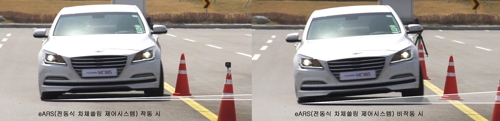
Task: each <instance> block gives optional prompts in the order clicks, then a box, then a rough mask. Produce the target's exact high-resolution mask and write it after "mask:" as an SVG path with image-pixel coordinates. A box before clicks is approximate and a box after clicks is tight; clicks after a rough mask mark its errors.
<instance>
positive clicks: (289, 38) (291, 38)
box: [285, 33, 300, 43]
mask: <svg viewBox="0 0 500 121" xmlns="http://www.w3.org/2000/svg"><path fill="white" fill-rule="evenodd" d="M285 40H286V42H288V43H293V42H300V39H299V33H290V34H287V35H286V39H285Z"/></svg>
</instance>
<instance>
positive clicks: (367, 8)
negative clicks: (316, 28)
mask: <svg viewBox="0 0 500 121" xmlns="http://www.w3.org/2000/svg"><path fill="white" fill-rule="evenodd" d="M392 11H393V10H392V9H391V8H390V6H389V5H355V6H344V7H334V8H326V9H319V10H315V11H314V12H313V13H312V14H311V17H312V18H317V17H325V16H334V15H342V14H356V13H378V12H392Z"/></svg>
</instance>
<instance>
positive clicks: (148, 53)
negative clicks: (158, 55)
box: [132, 49, 155, 62]
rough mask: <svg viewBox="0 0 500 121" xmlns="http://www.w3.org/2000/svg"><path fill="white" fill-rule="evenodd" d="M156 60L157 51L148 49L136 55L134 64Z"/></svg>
mask: <svg viewBox="0 0 500 121" xmlns="http://www.w3.org/2000/svg"><path fill="white" fill-rule="evenodd" d="M154 58H155V51H154V50H153V49H146V50H143V51H141V52H139V53H137V54H135V56H134V60H132V62H141V61H148V60H153V59H154Z"/></svg>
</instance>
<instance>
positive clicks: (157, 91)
mask: <svg viewBox="0 0 500 121" xmlns="http://www.w3.org/2000/svg"><path fill="white" fill-rule="evenodd" d="M160 66H161V67H160V74H161V75H160V84H159V86H158V88H154V89H147V90H144V94H146V96H163V95H164V94H165V92H164V89H163V85H164V80H163V64H160Z"/></svg>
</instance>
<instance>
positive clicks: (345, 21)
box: [307, 13, 401, 40]
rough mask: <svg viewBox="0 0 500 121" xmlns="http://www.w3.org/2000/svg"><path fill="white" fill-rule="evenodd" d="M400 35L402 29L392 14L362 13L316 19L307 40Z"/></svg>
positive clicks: (312, 23)
mask: <svg viewBox="0 0 500 121" xmlns="http://www.w3.org/2000/svg"><path fill="white" fill-rule="evenodd" d="M399 33H401V30H400V27H399V25H398V22H397V21H396V19H395V18H394V16H393V15H392V13H362V14H347V15H337V16H327V17H320V18H314V19H312V21H311V25H310V26H309V31H308V32H307V39H308V40H316V39H328V38H338V37H349V36H362V35H378V34H399Z"/></svg>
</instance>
